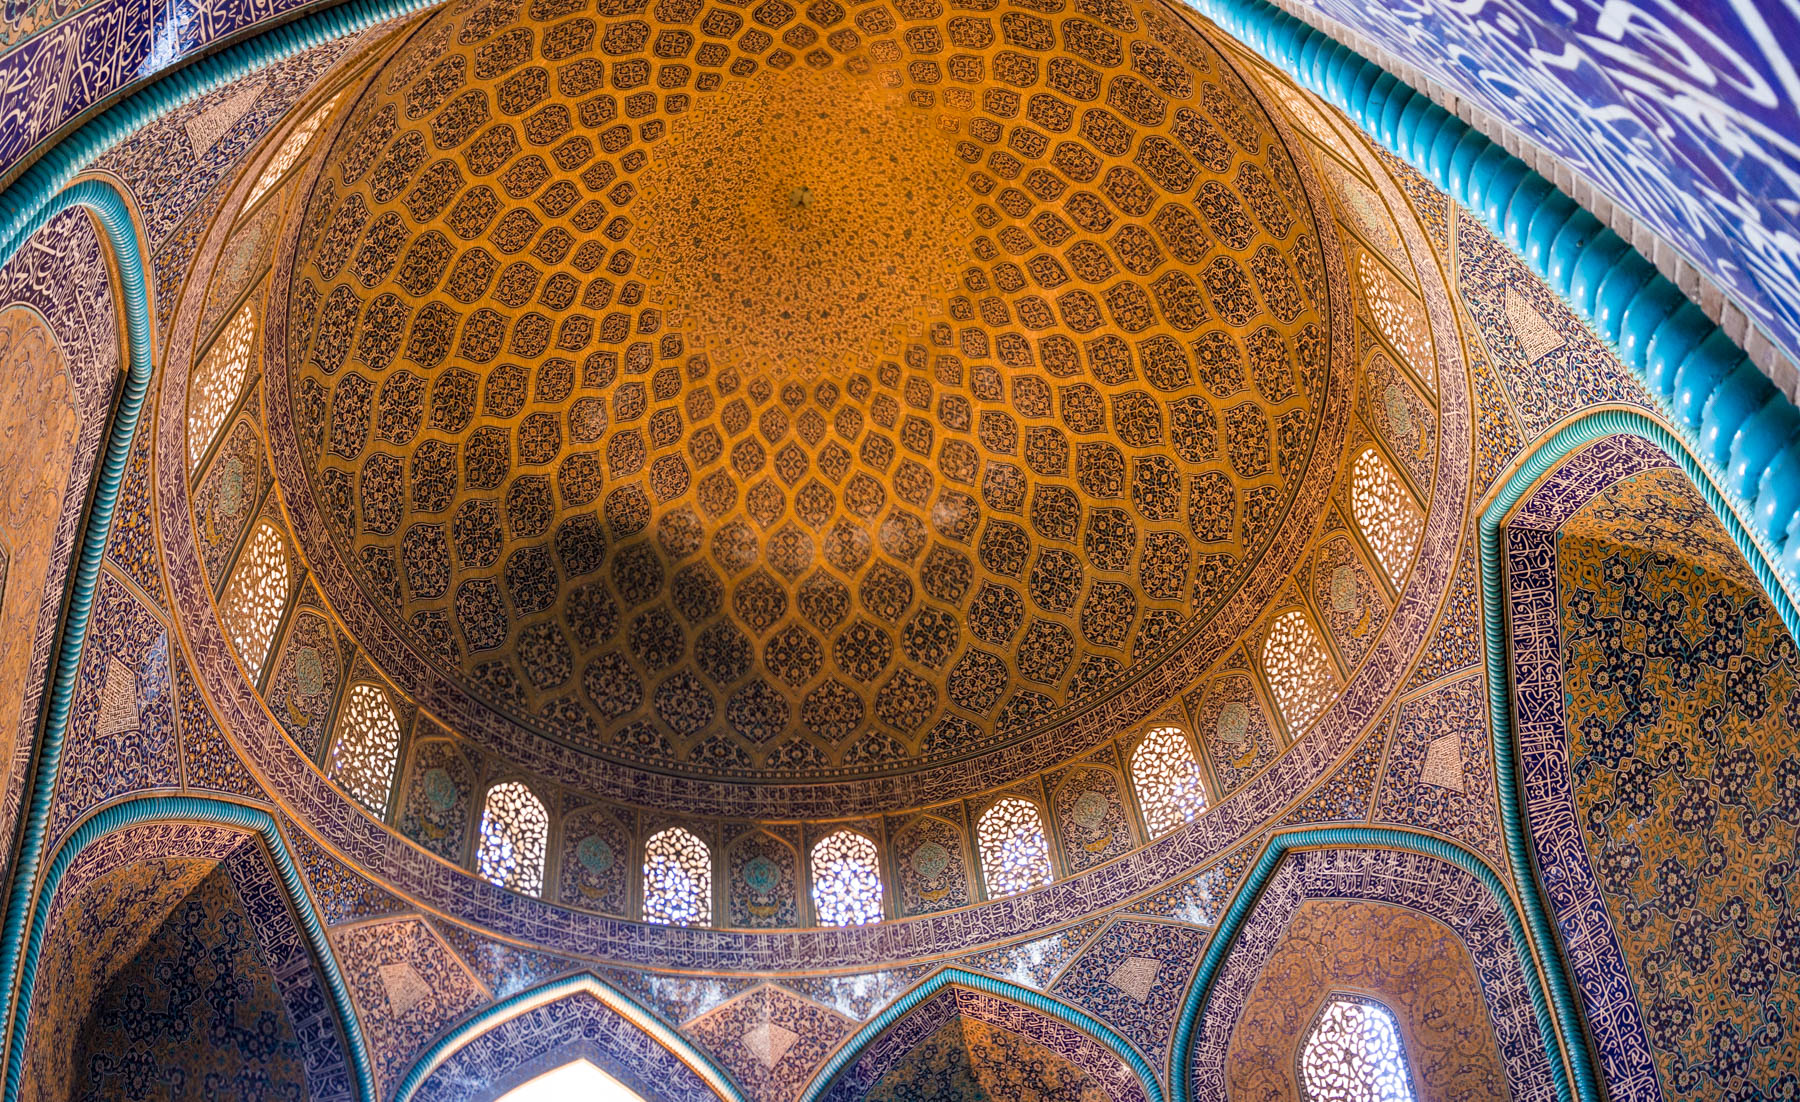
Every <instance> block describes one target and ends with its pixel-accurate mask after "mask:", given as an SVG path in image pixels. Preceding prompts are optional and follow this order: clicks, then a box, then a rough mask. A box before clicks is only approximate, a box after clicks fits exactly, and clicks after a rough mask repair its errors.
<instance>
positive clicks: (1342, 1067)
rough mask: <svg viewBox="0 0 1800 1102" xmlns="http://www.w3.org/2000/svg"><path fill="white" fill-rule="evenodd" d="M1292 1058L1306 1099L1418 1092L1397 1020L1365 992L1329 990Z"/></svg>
mask: <svg viewBox="0 0 1800 1102" xmlns="http://www.w3.org/2000/svg"><path fill="white" fill-rule="evenodd" d="M1295 1062H1296V1063H1297V1064H1298V1065H1299V1070H1300V1075H1299V1079H1298V1081H1299V1083H1300V1085H1301V1089H1302V1090H1304V1091H1305V1092H1306V1093H1305V1097H1306V1099H1307V1102H1323V1100H1325V1099H1340V1098H1341V1099H1356V1100H1363V1099H1366V1100H1370V1102H1413V1099H1414V1098H1416V1097H1417V1092H1415V1091H1414V1089H1413V1071H1412V1068H1411V1067H1410V1066H1409V1065H1408V1063H1407V1056H1406V1044H1405V1042H1404V1041H1403V1040H1401V1037H1400V1023H1399V1021H1398V1020H1397V1019H1396V1018H1395V1017H1394V1012H1393V1011H1392V1010H1390V1009H1388V1006H1387V1004H1386V1003H1384V1002H1382V1001H1381V1000H1379V999H1376V998H1372V997H1370V996H1368V995H1359V994H1351V993H1347V992H1337V993H1334V994H1332V995H1331V996H1329V997H1328V999H1327V1000H1326V1002H1325V1005H1323V1006H1321V1007H1320V1008H1319V1012H1318V1014H1317V1015H1315V1016H1314V1017H1313V1023H1312V1025H1311V1026H1310V1027H1309V1028H1308V1029H1307V1031H1306V1038H1305V1040H1304V1041H1303V1042H1302V1044H1301V1048H1300V1051H1299V1052H1298V1053H1296V1054H1295Z"/></svg>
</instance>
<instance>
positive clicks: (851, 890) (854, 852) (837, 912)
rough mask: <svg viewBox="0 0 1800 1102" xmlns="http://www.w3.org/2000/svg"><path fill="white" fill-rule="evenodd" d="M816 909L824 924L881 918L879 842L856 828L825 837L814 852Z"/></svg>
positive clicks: (853, 923)
mask: <svg viewBox="0 0 1800 1102" xmlns="http://www.w3.org/2000/svg"><path fill="white" fill-rule="evenodd" d="M812 897H813V910H814V911H815V912H817V914H818V918H819V925H821V926H863V925H867V924H868V923H871V922H880V921H881V866H880V863H879V862H878V861H877V859H876V856H875V843H874V842H873V841H871V840H870V839H869V838H868V836H867V835H863V834H858V833H856V832H855V831H854V830H840V831H838V832H837V833H836V834H832V835H829V836H827V837H826V838H824V839H823V840H821V841H820V842H819V844H818V845H816V846H814V847H813V851H812Z"/></svg>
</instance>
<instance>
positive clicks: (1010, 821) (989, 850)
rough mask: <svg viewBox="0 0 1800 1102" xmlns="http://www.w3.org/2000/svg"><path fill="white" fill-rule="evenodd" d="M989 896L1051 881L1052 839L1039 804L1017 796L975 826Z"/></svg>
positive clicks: (996, 807)
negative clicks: (1045, 831) (1046, 832)
mask: <svg viewBox="0 0 1800 1102" xmlns="http://www.w3.org/2000/svg"><path fill="white" fill-rule="evenodd" d="M975 841H976V842H977V843H978V844H979V845H980V846H981V872H982V875H983V876H985V877H986V878H987V889H988V895H989V896H1000V895H1011V894H1012V893H1013V892H1022V891H1025V890H1026V889H1027V888H1035V887H1037V886H1038V885H1040V884H1048V883H1050V842H1049V841H1048V840H1047V839H1046V838H1045V837H1044V820H1043V819H1042V818H1041V817H1039V815H1038V809H1037V805H1036V804H1034V803H1032V802H1031V801H1030V800H1021V799H1019V798H1018V797H1016V796H1008V797H1006V798H1005V799H1003V800H1001V801H999V802H998V803H996V804H994V806H993V807H990V808H988V809H987V810H986V811H985V812H983V813H982V815H981V821H980V822H979V823H977V824H976V826H975Z"/></svg>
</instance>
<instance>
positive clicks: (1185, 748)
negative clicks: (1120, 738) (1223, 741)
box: [1131, 727, 1206, 834]
mask: <svg viewBox="0 0 1800 1102" xmlns="http://www.w3.org/2000/svg"><path fill="white" fill-rule="evenodd" d="M1131 784H1132V787H1134V788H1136V789H1137V798H1138V806H1139V807H1141V808H1143V810H1144V825H1145V826H1146V827H1147V828H1149V831H1150V833H1151V834H1161V833H1163V832H1164V831H1169V830H1173V829H1175V828H1176V827H1178V826H1180V825H1181V824H1182V823H1186V822H1191V821H1192V820H1193V818H1194V816H1196V815H1198V814H1200V813H1201V812H1202V811H1205V810H1206V788H1205V787H1204V786H1203V785H1202V784H1201V782H1200V763H1199V762H1197V761H1195V760H1194V749H1193V746H1192V745H1191V744H1190V743H1189V742H1188V740H1187V736H1186V735H1184V734H1182V733H1181V730H1180V728H1177V727H1157V728H1153V729H1152V730H1151V732H1150V733H1149V734H1148V735H1145V736H1144V741H1143V742H1140V743H1138V746H1137V749H1136V750H1134V751H1132V753H1131Z"/></svg>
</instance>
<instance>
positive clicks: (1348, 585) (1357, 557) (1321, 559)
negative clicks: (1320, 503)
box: [1311, 532, 1388, 667]
mask: <svg viewBox="0 0 1800 1102" xmlns="http://www.w3.org/2000/svg"><path fill="white" fill-rule="evenodd" d="M1311 596H1312V599H1313V607H1314V608H1316V609H1318V610H1319V615H1320V616H1321V617H1322V618H1323V619H1324V621H1325V628H1326V630H1327V631H1329V632H1330V633H1331V641H1332V642H1333V643H1335V644H1336V645H1337V650H1338V654H1339V655H1341V656H1342V657H1343V660H1344V664H1345V665H1346V666H1352V667H1354V666H1355V665H1356V664H1357V663H1359V662H1361V661H1362V660H1363V657H1364V656H1365V655H1367V654H1368V653H1369V648H1370V647H1372V646H1374V645H1375V640H1376V638H1377V637H1379V635H1380V634H1381V628H1382V626H1383V625H1385V624H1386V623H1387V618H1388V602H1387V593H1386V592H1385V591H1384V590H1383V589H1382V587H1381V582H1380V581H1378V580H1377V579H1376V577H1375V573H1374V572H1373V571H1372V570H1370V569H1369V567H1368V566H1366V565H1365V564H1364V562H1363V558H1362V554H1361V553H1360V552H1359V551H1358V549H1357V547H1356V545H1355V544H1354V543H1353V542H1352V541H1351V538H1350V536H1349V534H1348V533H1342V532H1340V533H1339V534H1337V535H1335V536H1330V537H1328V538H1327V539H1326V540H1325V542H1324V543H1322V544H1320V546H1319V549H1318V550H1317V551H1315V552H1314V553H1313V569H1312V593H1311Z"/></svg>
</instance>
